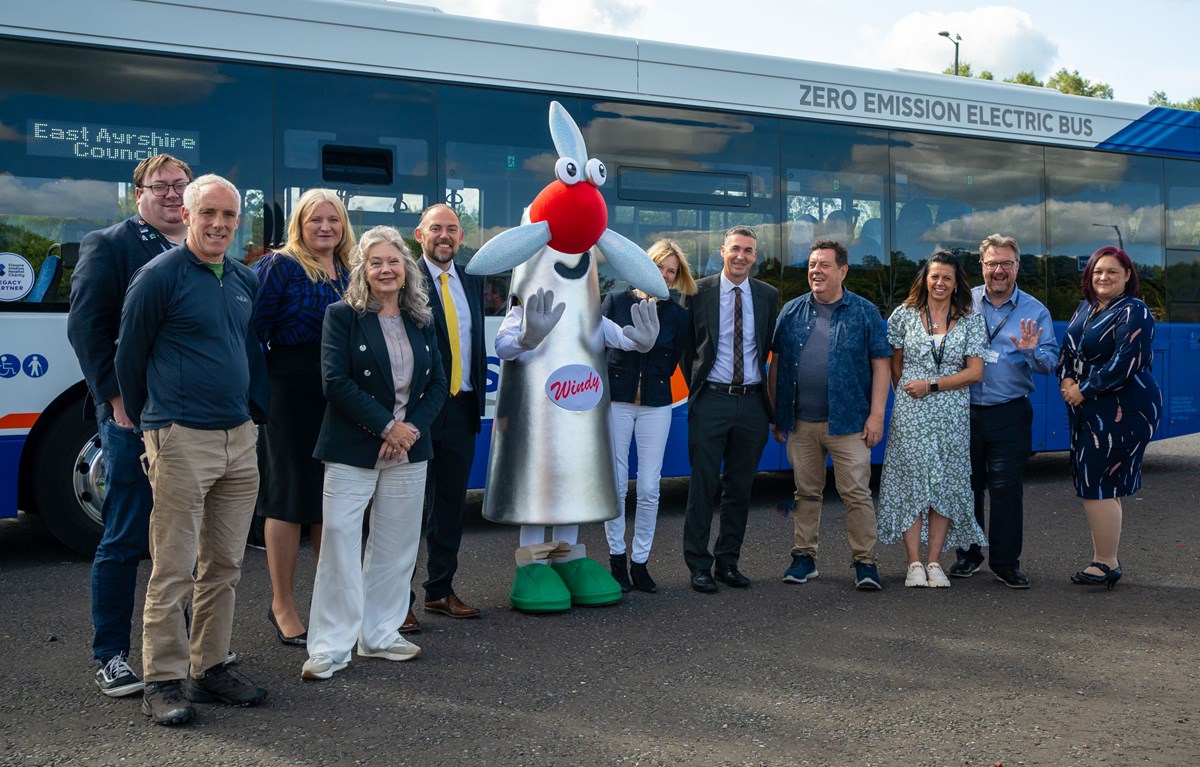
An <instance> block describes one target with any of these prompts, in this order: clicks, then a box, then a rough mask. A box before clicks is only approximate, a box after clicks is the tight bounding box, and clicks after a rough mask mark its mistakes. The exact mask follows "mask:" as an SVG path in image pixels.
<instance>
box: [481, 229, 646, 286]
mask: <svg viewBox="0 0 1200 767" xmlns="http://www.w3.org/2000/svg"><path fill="white" fill-rule="evenodd" d="M548 242H550V223H549V222H548V221H539V222H537V223H536V224H522V225H521V226H518V227H516V228H515V229H509V230H508V231H506V232H501V233H500V234H498V235H496V236H495V237H493V238H492V239H490V240H488V241H487V242H485V243H484V244H483V247H481V248H480V249H479V250H478V251H476V253H475V255H474V256H472V257H471V261H470V263H468V264H467V274H500V273H501V272H507V271H508V270H509V269H515V268H516V267H517V266H520V265H521V264H523V263H525V262H526V261H528V260H529V259H531V258H533V257H534V256H535V255H537V252H538V251H539V250H541V249H542V248H544V247H546V243H548ZM659 279H662V278H661V277H660V278H659Z"/></svg>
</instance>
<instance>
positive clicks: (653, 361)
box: [600, 240, 696, 592]
mask: <svg viewBox="0 0 1200 767" xmlns="http://www.w3.org/2000/svg"><path fill="white" fill-rule="evenodd" d="M647 253H648V254H649V256H650V258H652V259H653V260H654V263H655V264H657V265H658V271H659V272H660V273H661V274H662V278H663V282H665V283H666V284H667V288H668V289H669V290H671V291H672V292H678V293H682V294H683V295H688V296H690V295H693V294H695V292H696V281H695V280H693V279H692V272H691V269H690V268H688V261H687V256H686V255H684V253H683V249H682V248H681V247H680V246H679V243H677V242H675V241H674V240H659V241H658V242H656V243H654V244H653V245H652V246H650V250H649V251H647ZM645 298H647V296H646V295H645V294H643V293H642V292H641V291H638V290H623V291H619V292H613V293H609V294H607V295H606V296H605V297H604V302H603V303H602V304H601V305H600V313H601V314H602V315H604V316H605V317H607V318H609V319H610V320H612V321H613V322H615V323H617V324H618V325H620V326H622V327H624V326H625V325H629V324H631V323H632V322H633V319H632V316H631V312H632V308H631V307H632V306H633V305H634V304H635V303H637V302H639V301H641V300H642V299H645ZM657 307H658V323H659V331H658V340H657V341H656V342H655V344H654V348H653V349H651V350H650V351H648V352H646V353H645V354H642V353H639V352H627V351H621V350H620V349H609V350H608V388H609V392H610V396H611V399H612V420H613V448H614V450H615V451H616V466H617V508H619V509H620V510H621V514H620V516H618V517H617V518H616V519H612V520H609V521H608V522H606V523H605V524H604V532H605V533H606V534H607V535H608V550H609V564H610V566H611V567H612V573H613V577H614V578H616V579H617V582H618V583H620V584H621V590H622V591H629V590H630V589H632V588H637V589H638V590H639V591H647V592H654V591H657V590H658V585H657V584H656V583H655V582H654V579H653V578H651V577H650V573H649V571H648V570H647V569H646V562H647V561H648V560H649V558H650V546H651V544H653V542H654V527H655V523H656V522H657V520H658V494H659V480H660V478H661V476H662V463H663V453H664V452H665V451H666V448H667V435H668V434H669V433H670V431H671V406H672V404H673V402H672V400H673V398H672V396H671V375H672V374H673V373H674V372H675V368H676V366H678V365H679V358H680V355H682V354H683V341H684V337H683V336H684V324H685V322H686V320H687V310H686V309H684V308H683V307H682V306H680V305H679V304H677V303H676V302H675V301H671V300H668V301H658V302H657ZM634 435H636V436H637V459H638V479H637V514H636V516H635V517H634V523H633V552H632V557H631V558H627V557H626V554H625V496H626V494H627V493H628V491H629V443H630V441H631V439H633V437H634ZM630 559H632V562H630ZM630 576H632V578H633V582H632V583H630Z"/></svg>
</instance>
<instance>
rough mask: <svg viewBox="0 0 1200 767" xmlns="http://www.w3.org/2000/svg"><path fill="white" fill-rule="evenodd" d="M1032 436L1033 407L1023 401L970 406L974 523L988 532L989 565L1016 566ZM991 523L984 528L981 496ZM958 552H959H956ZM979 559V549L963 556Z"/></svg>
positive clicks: (994, 567) (1021, 399)
mask: <svg viewBox="0 0 1200 767" xmlns="http://www.w3.org/2000/svg"><path fill="white" fill-rule="evenodd" d="M1032 434H1033V408H1032V407H1030V405H1029V399H1028V398H1027V397H1021V398H1020V399H1015V400H1011V401H1009V402H1005V403H1004V404H1002V405H992V406H978V405H976V406H972V407H971V489H972V490H974V491H975V521H976V522H978V523H979V526H980V527H981V528H983V529H984V530H986V531H987V537H988V547H989V548H988V564H989V566H990V567H991V568H992V569H993V570H994V569H996V568H998V567H1020V565H1021V544H1022V539H1023V538H1024V534H1025V531H1024V519H1025V510H1024V503H1025V501H1024V497H1025V493H1024V481H1025V464H1026V463H1028V462H1029V446H1030V442H1031V440H1032ZM985 491H986V492H987V495H988V500H989V502H990V503H989V505H990V507H991V519H990V520H989V524H988V525H987V526H986V527H985V526H984V492H985ZM959 553H960V554H962V553H964V552H963V551H962V550H961V549H959ZM965 553H967V554H968V555H969V556H971V557H972V558H976V559H981V560H982V558H983V553H982V552H981V551H980V550H979V547H978V546H972V547H971V550H970V551H969V552H965Z"/></svg>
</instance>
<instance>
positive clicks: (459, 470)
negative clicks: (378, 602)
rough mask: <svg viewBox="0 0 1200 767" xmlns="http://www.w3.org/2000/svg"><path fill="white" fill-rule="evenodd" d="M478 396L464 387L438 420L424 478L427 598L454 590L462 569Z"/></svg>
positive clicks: (432, 432)
mask: <svg viewBox="0 0 1200 767" xmlns="http://www.w3.org/2000/svg"><path fill="white" fill-rule="evenodd" d="M478 408H479V400H478V398H477V397H476V395H475V393H474V392H463V393H461V394H459V396H457V397H451V398H450V399H448V400H446V405H445V409H444V410H443V411H442V415H441V418H440V419H439V422H438V423H437V424H435V425H434V427H433V429H432V431H431V435H432V439H433V460H431V461H430V462H429V474H428V476H427V477H426V481H425V547H426V553H427V554H428V559H429V561H428V565H427V566H428V568H429V579H428V580H427V581H425V583H424V584H423V586H424V587H425V600H426V601H428V602H433V601H435V600H438V599H441V598H443V597H448V596H450V595H451V594H453V593H454V574H455V573H456V572H457V571H458V547H459V545H460V543H461V542H462V532H463V510H464V508H465V507H466V502H467V481H468V479H469V478H470V476H471V462H472V461H473V460H475V427H474V423H475V419H474V415H475V412H476V411H477V410H478Z"/></svg>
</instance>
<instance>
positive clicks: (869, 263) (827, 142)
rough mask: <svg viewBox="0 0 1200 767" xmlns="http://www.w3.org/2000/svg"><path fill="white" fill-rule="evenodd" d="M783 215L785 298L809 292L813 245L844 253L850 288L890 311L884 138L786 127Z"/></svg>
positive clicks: (858, 132)
mask: <svg viewBox="0 0 1200 767" xmlns="http://www.w3.org/2000/svg"><path fill="white" fill-rule="evenodd" d="M782 134H783V135H782V145H783V168H784V171H783V172H784V179H785V190H786V194H787V198H786V200H785V207H784V211H785V215H786V217H787V222H786V224H785V226H784V227H783V231H784V237H785V246H784V252H785V254H786V255H785V257H784V264H783V265H784V270H783V285H782V288H783V289H782V293H783V296H782V298H783V300H784V301H787V300H790V299H792V298H795V297H796V296H798V295H800V294H802V293H805V292H807V291H808V289H809V288H808V269H807V267H808V253H809V248H810V246H811V245H812V243H813V241H814V240H835V241H837V242H840V243H841V244H843V245H845V246H846V249H847V250H848V251H849V255H850V271H849V272H848V273H847V275H846V286H847V288H849V289H850V290H852V291H854V292H855V293H858V294H860V295H862V296H864V297H866V298H869V299H870V300H872V301H875V302H878V303H881V304H885V305H886V303H887V295H888V293H889V291H888V290H886V288H885V285H886V283H887V282H888V274H887V272H888V269H887V264H888V262H889V261H890V259H889V258H888V256H887V254H886V253H885V251H884V249H883V228H882V226H881V225H880V223H881V215H882V211H883V206H884V193H885V191H886V190H887V172H888V165H887V152H888V144H887V134H886V133H884V132H883V131H876V130H869V129H866V130H864V129H859V128H849V127H843V126H837V125H813V124H809V125H805V124H796V123H786V124H784V125H783V126H782Z"/></svg>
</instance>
